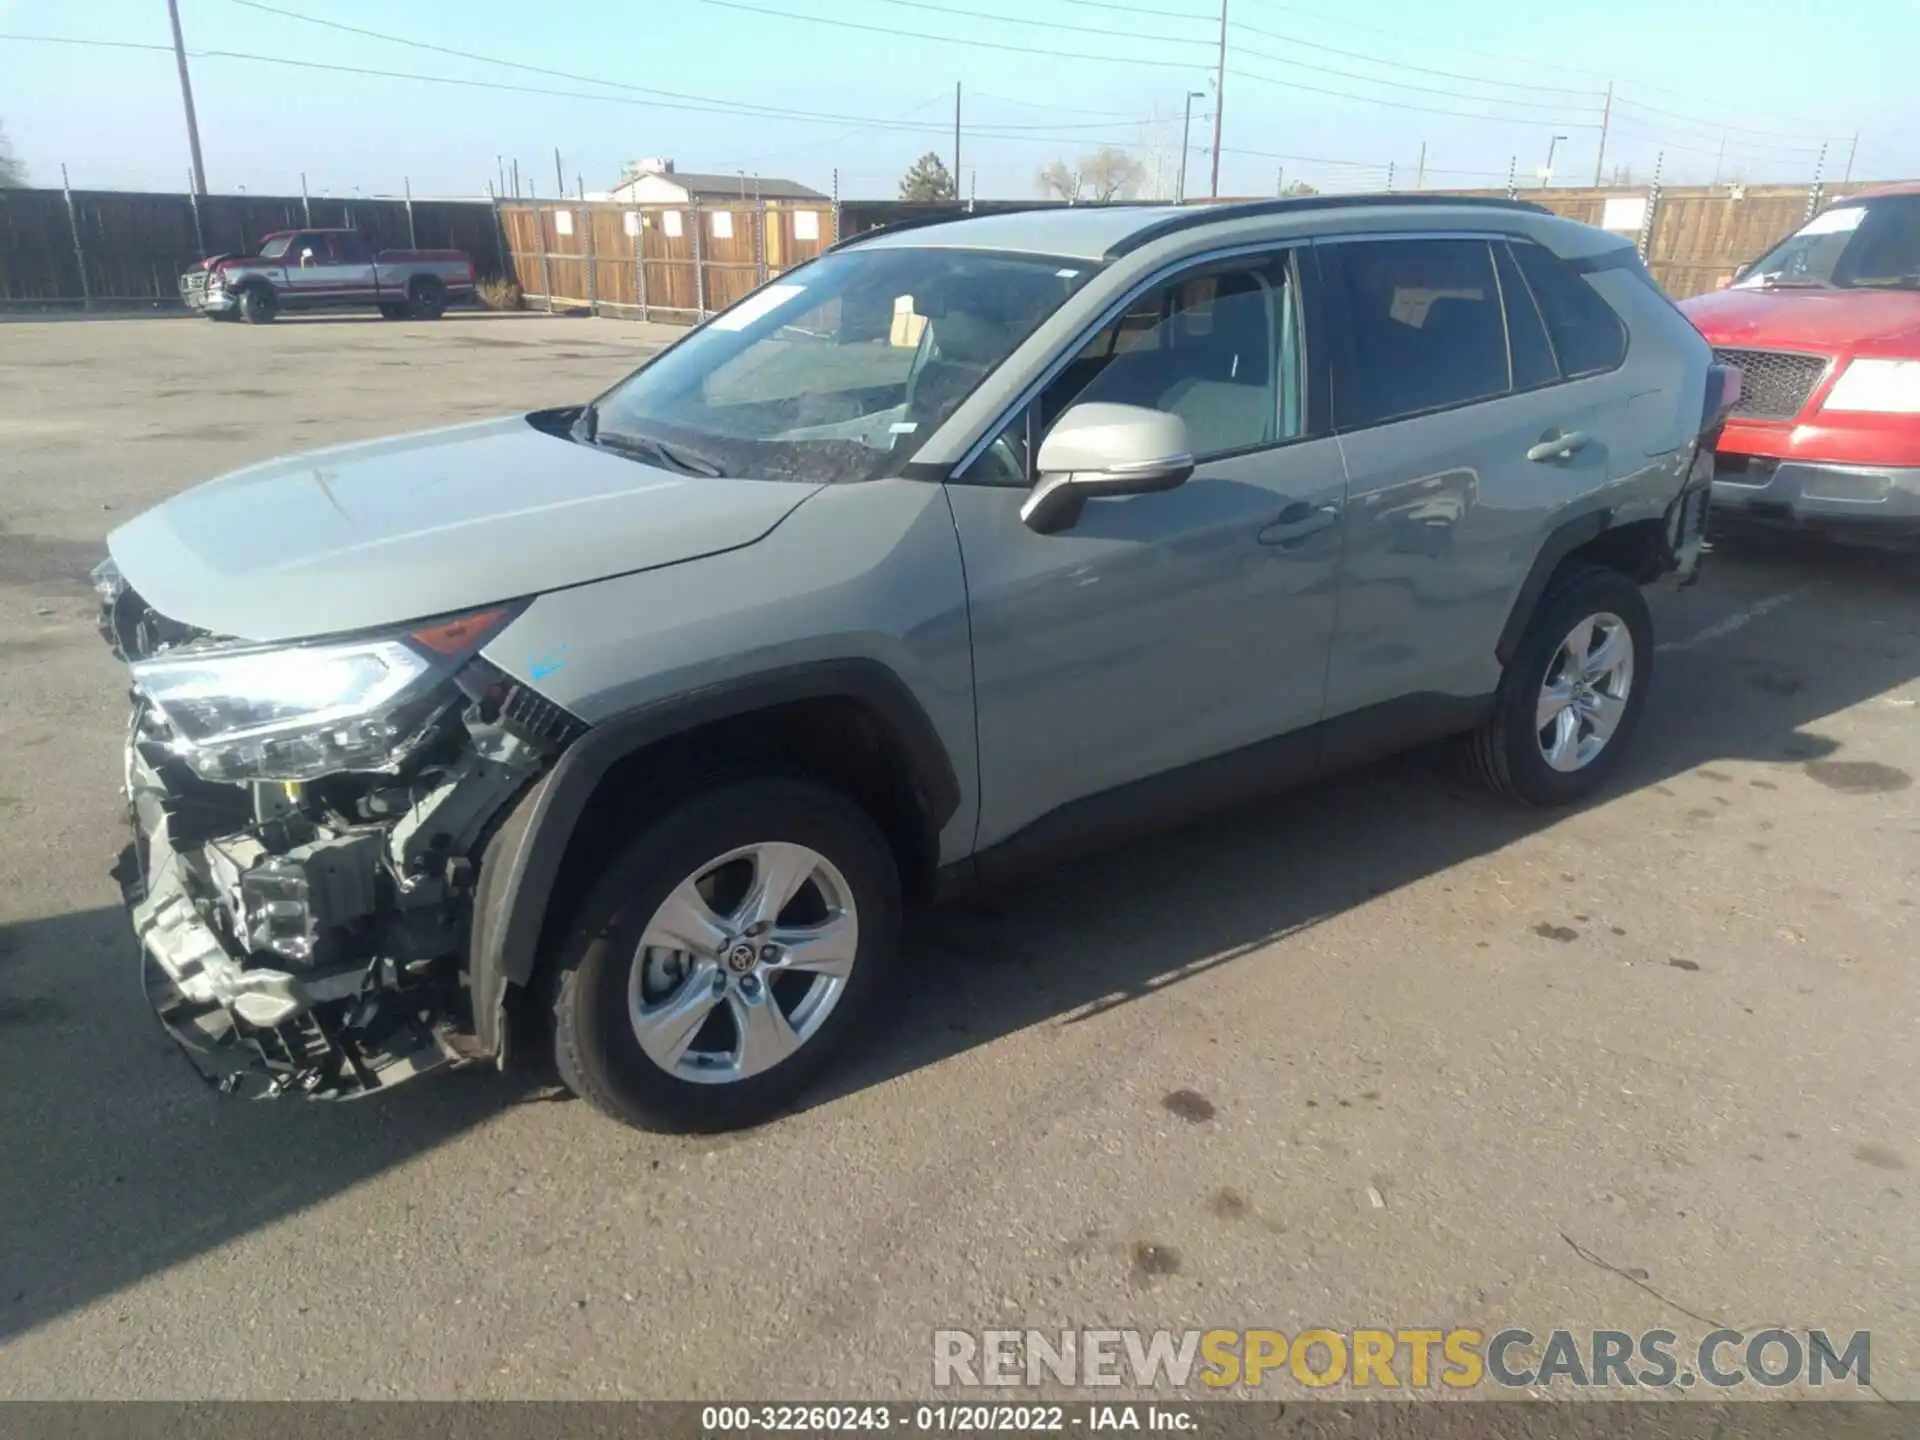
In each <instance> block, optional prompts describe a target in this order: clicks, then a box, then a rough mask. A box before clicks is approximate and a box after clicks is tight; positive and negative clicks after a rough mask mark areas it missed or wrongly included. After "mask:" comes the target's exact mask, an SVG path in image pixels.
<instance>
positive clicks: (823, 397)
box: [583, 248, 1098, 482]
mask: <svg viewBox="0 0 1920 1440" xmlns="http://www.w3.org/2000/svg"><path fill="white" fill-rule="evenodd" d="M1097 268H1098V267H1097V266H1096V265H1094V264H1093V263H1091V262H1088V261H1084V260H1062V259H1054V258H1046V257H1039V256H1030V255H1010V254H1003V253H996V252H989V251H973V250H944V249H925V250H919V249H912V250H908V249H901V250H895V249H872V250H869V249H862V248H856V249H853V250H846V251H842V252H840V253H838V254H830V255H827V256H825V257H823V258H822V259H820V260H818V261H816V262H814V263H813V264H811V265H808V266H805V267H804V268H802V269H799V270H796V271H794V272H792V273H791V274H790V275H787V276H783V277H782V278H780V279H779V280H776V281H775V282H773V283H772V284H770V285H763V286H761V288H760V289H758V290H756V291H755V292H754V293H753V294H751V295H749V296H748V297H747V298H746V299H744V300H742V301H741V302H740V303H739V304H738V305H735V306H734V307H733V308H732V309H730V310H728V311H726V312H725V313H724V314H721V315H719V316H717V317H715V318H714V319H713V320H710V321H709V322H708V323H707V324H706V325H705V326H704V327H703V328H702V329H700V330H698V331H696V332H694V333H693V334H692V335H689V336H688V337H687V338H686V339H685V340H683V341H681V342H680V343H679V344H678V345H676V346H674V347H673V348H672V349H671V350H668V351H667V352H666V353H665V354H663V355H661V356H660V358H659V359H657V360H655V361H654V362H653V363H652V364H650V365H648V366H647V367H646V368H645V369H643V370H640V371H638V372H636V373H635V374H633V375H632V376H630V377H628V378H627V379H626V380H625V381H623V382H622V383H621V384H620V385H619V386H617V387H616V388H615V389H613V390H612V391H610V392H609V393H608V394H606V395H605V396H603V397H602V398H601V399H600V401H599V402H598V403H597V404H596V406H595V407H594V412H593V424H592V427H591V430H590V432H583V433H587V434H589V436H590V438H592V439H593V440H595V441H596V442H598V443H600V444H604V445H607V446H608V447H610V448H623V447H630V448H633V449H634V450H635V451H636V453H639V454H641V455H642V456H643V457H644V458H647V459H649V460H651V461H655V462H661V461H663V460H664V462H665V463H668V464H671V465H675V466H677V467H678V468H682V469H687V470H692V471H695V472H697V473H706V474H721V475H732V476H744V477H748V478H752V479H764V480H805V481H812V482H818V481H832V480H865V479H872V478H874V477H875V476H878V475H881V474H883V473H886V472H887V471H889V470H890V469H893V468H895V467H897V466H899V465H900V464H902V463H903V462H904V461H905V460H906V459H908V458H909V457H910V456H912V454H913V453H914V452H915V451H916V450H918V449H919V448H920V446H921V445H922V444H923V443H925V441H926V439H927V437H928V436H930V435H932V434H933V432H934V431H935V430H937V429H939V428H940V425H941V424H942V423H943V422H944V421H945V420H946V419H947V417H948V416H949V415H951V414H952V413H953V412H954V410H955V409H957V408H958V407H959V405H960V402H961V401H962V400H964V399H966V397H967V396H968V395H969V394H971V393H972V392H973V389H974V387H975V386H977V385H978V384H979V383H980V382H981V381H982V380H984V379H985V378H986V377H987V376H988V375H989V374H991V373H992V371H993V370H994V368H995V367H996V366H998V365H999V364H1000V363H1001V362H1002V361H1003V360H1005V359H1006V358H1007V356H1008V355H1009V354H1011V353H1012V351H1013V349H1014V347H1015V346H1016V345H1018V344H1019V343H1020V342H1021V341H1022V340H1024V339H1026V337H1027V336H1028V335H1030V334H1032V333H1033V331H1034V330H1035V329H1036V328H1037V327H1038V326H1039V324H1040V322H1041V321H1043V320H1045V319H1046V317H1047V316H1048V315H1050V314H1052V313H1053V311H1054V310H1056V309H1057V308H1058V307H1059V306H1060V304H1061V303H1062V302H1063V301H1064V300H1065V299H1066V298H1067V297H1068V296H1069V295H1071V294H1072V293H1073V292H1074V291H1075V290H1077V289H1079V288H1080V287H1081V286H1082V285H1084V284H1085V283H1086V282H1087V280H1088V279H1090V278H1091V277H1092V275H1093V274H1094V272H1095V270H1096V269H1097Z"/></svg>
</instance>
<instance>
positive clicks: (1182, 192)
mask: <svg viewBox="0 0 1920 1440" xmlns="http://www.w3.org/2000/svg"><path fill="white" fill-rule="evenodd" d="M1206 98H1207V92H1206V91H1204V90H1189V91H1188V92H1187V113H1186V118H1185V119H1183V120H1182V121H1181V122H1180V188H1179V190H1178V191H1177V192H1176V193H1175V195H1174V197H1173V198H1174V200H1175V201H1176V202H1178V203H1180V204H1183V205H1184V204H1185V203H1186V199H1187V149H1188V147H1189V145H1190V144H1191V143H1192V142H1191V141H1189V140H1188V138H1187V137H1188V136H1189V135H1191V134H1192V133H1193V102H1194V101H1196V100H1204V99H1206Z"/></svg>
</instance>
